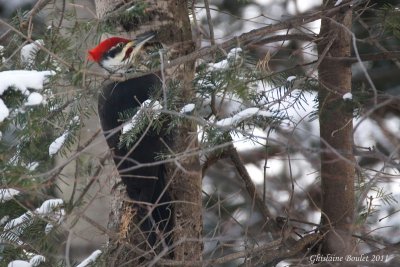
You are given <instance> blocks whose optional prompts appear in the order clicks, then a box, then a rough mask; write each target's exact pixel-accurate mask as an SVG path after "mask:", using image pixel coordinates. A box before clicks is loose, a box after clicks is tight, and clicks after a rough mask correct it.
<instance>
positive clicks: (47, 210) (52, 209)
mask: <svg viewBox="0 0 400 267" xmlns="http://www.w3.org/2000/svg"><path fill="white" fill-rule="evenodd" d="M63 205H64V201H63V200H62V199H59V198H58V199H48V200H46V201H44V202H43V203H42V205H41V206H40V207H39V208H37V209H36V210H35V211H34V212H32V211H27V212H25V213H24V214H22V215H21V216H19V217H17V218H15V219H13V220H11V221H9V222H8V223H7V224H6V225H5V226H4V229H3V233H2V234H1V235H0V239H4V240H8V241H11V242H15V243H17V244H18V245H23V242H22V241H21V240H20V238H19V237H20V236H21V235H22V234H23V233H24V231H25V229H26V228H27V227H28V226H30V225H31V224H32V223H33V219H34V217H35V216H39V217H41V218H44V219H46V220H47V221H49V223H48V224H47V226H46V228H45V230H46V231H45V233H48V231H47V230H48V229H51V228H52V226H53V224H60V223H61V222H62V221H63V220H64V217H65V210H64V208H63V207H62V206H63ZM49 225H50V226H49Z"/></svg>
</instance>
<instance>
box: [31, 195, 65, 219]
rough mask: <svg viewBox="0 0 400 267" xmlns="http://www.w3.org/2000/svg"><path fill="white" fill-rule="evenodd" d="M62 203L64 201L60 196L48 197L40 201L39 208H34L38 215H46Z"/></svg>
mask: <svg viewBox="0 0 400 267" xmlns="http://www.w3.org/2000/svg"><path fill="white" fill-rule="evenodd" d="M62 205H64V201H63V200H62V199H61V198H55V199H48V200H46V201H45V202H43V203H42V205H41V206H40V208H37V209H36V211H35V213H36V214H38V215H47V214H49V213H52V212H53V211H54V210H55V209H57V208H59V207H61V206H62Z"/></svg>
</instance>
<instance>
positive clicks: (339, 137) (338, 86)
mask: <svg viewBox="0 0 400 267" xmlns="http://www.w3.org/2000/svg"><path fill="white" fill-rule="evenodd" d="M335 2H336V1H332V0H325V1H324V4H326V5H327V6H333V4H334V3H335ZM321 23H322V24H321V32H320V35H321V36H322V37H324V38H323V40H324V41H322V42H321V43H319V44H318V55H319V57H320V58H321V57H325V56H331V57H347V56H350V52H351V35H350V34H349V31H350V30H351V23H352V10H351V9H349V8H348V7H346V8H345V10H343V11H342V12H341V13H339V14H338V15H336V16H334V17H331V18H324V19H322V22H321ZM318 75H319V84H320V89H319V96H318V98H319V123H320V135H321V182H322V198H323V203H322V215H321V216H322V217H321V222H322V225H323V228H322V232H323V233H324V234H326V235H325V238H324V241H323V244H322V252H323V253H331V254H336V255H345V254H348V253H349V252H350V251H351V249H352V238H351V231H352V224H353V222H354V177H355V165H354V162H355V159H354V155H353V152H352V147H353V134H352V130H353V124H352V119H353V116H352V108H351V107H350V106H349V105H350V104H348V103H346V102H345V100H344V99H343V95H344V94H346V93H350V92H351V66H350V65H345V64H343V63H340V62H339V61H328V60H326V59H324V60H322V62H321V64H320V65H319V68H318Z"/></svg>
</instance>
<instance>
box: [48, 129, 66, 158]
mask: <svg viewBox="0 0 400 267" xmlns="http://www.w3.org/2000/svg"><path fill="white" fill-rule="evenodd" d="M68 135H69V131H65V132H64V133H63V134H62V135H61V136H60V137H58V138H57V139H56V140H54V141H53V142H52V143H51V144H50V146H49V156H53V155H55V154H57V152H58V151H60V149H61V147H62V146H63V145H64V143H65V140H67V137H68Z"/></svg>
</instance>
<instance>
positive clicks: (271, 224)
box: [227, 144, 280, 235]
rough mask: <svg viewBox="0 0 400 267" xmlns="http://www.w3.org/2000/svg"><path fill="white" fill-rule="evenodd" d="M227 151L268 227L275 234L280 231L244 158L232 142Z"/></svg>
mask: <svg viewBox="0 0 400 267" xmlns="http://www.w3.org/2000/svg"><path fill="white" fill-rule="evenodd" d="M227 153H228V154H229V157H230V159H231V161H232V163H233V165H234V166H235V168H236V170H237V171H238V173H239V175H240V177H241V178H242V180H243V182H244V184H245V186H246V189H247V192H248V193H249V195H250V197H252V198H253V199H254V202H255V205H256V206H257V208H258V209H259V211H260V212H261V214H262V216H263V218H264V220H265V221H266V222H267V224H266V225H267V228H268V230H269V231H271V233H272V234H273V235H274V234H276V233H277V232H280V228H279V227H278V225H277V224H276V222H275V220H274V219H273V216H272V214H271V212H270V211H269V209H268V207H267V206H266V205H265V203H264V201H263V200H262V197H261V196H260V194H259V193H258V192H257V189H256V186H255V185H254V183H253V181H252V180H251V177H250V175H249V173H248V172H247V170H246V167H245V166H244V164H243V162H242V160H241V159H240V157H239V154H238V152H237V150H236V149H235V147H234V146H233V145H232V144H230V145H229V146H228V149H227Z"/></svg>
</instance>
